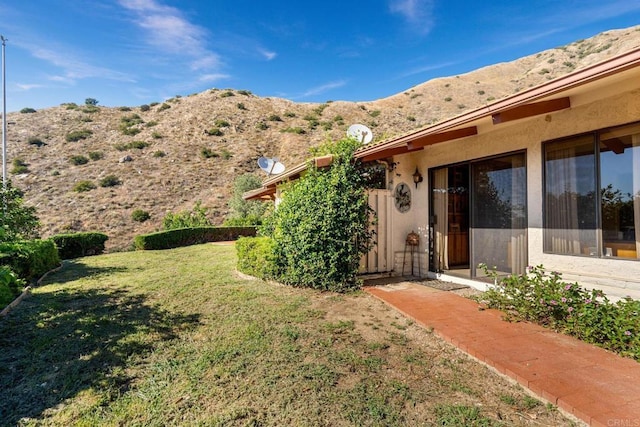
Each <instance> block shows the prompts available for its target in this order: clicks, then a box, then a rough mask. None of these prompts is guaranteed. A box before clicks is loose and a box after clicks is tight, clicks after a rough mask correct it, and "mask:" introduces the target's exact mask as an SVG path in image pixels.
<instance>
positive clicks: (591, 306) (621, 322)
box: [478, 264, 640, 361]
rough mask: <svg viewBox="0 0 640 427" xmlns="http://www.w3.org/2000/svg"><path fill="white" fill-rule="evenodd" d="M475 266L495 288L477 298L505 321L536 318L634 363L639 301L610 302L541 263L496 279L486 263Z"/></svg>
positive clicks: (638, 354)
mask: <svg viewBox="0 0 640 427" xmlns="http://www.w3.org/2000/svg"><path fill="white" fill-rule="evenodd" d="M480 267H481V268H483V269H484V270H485V273H486V274H487V275H489V277H493V278H494V280H495V281H496V284H497V286H495V287H492V288H491V289H489V290H488V291H487V292H485V293H484V294H482V295H481V296H480V297H478V299H479V300H480V301H481V302H482V303H484V304H486V305H487V306H488V307H491V308H497V309H499V310H503V311H505V312H506V313H507V319H511V320H526V321H531V322H536V323H538V324H541V325H543V326H546V327H549V328H552V329H555V330H557V331H560V332H564V333H567V334H569V335H573V336H575V337H577V338H579V339H581V340H583V341H586V342H589V343H592V344H596V345H598V346H601V347H603V348H606V349H608V350H612V351H615V352H618V353H620V354H621V355H623V356H627V357H631V358H633V359H636V360H639V361H640V316H639V314H638V313H640V301H638V300H633V299H631V298H626V299H623V300H620V301H618V302H616V303H612V302H610V301H609V299H608V298H607V297H606V295H605V294H604V293H603V292H602V291H600V290H597V289H594V290H586V289H584V288H581V287H580V286H579V285H578V284H577V283H567V282H564V281H563V280H562V277H561V275H560V274H559V273H557V272H547V271H545V269H544V267H543V266H542V265H538V266H530V267H528V273H527V274H520V275H511V276H509V277H506V278H504V279H502V280H498V279H497V276H496V275H495V273H494V272H492V271H489V269H488V268H487V266H486V265H483V264H481V265H480Z"/></svg>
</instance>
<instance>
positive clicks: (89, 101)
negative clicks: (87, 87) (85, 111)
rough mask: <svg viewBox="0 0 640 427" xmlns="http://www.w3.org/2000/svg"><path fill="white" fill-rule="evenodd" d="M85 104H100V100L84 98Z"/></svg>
mask: <svg viewBox="0 0 640 427" xmlns="http://www.w3.org/2000/svg"><path fill="white" fill-rule="evenodd" d="M84 105H90V106H94V107H95V106H96V105H98V100H97V99H95V98H86V99H85V100H84Z"/></svg>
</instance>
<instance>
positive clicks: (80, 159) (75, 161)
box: [69, 155, 89, 166]
mask: <svg viewBox="0 0 640 427" xmlns="http://www.w3.org/2000/svg"><path fill="white" fill-rule="evenodd" d="M69 161H70V162H71V164H72V165H76V166H80V165H86V164H87V163H89V159H87V158H86V157H85V156H81V155H76V156H71V157H70V158H69Z"/></svg>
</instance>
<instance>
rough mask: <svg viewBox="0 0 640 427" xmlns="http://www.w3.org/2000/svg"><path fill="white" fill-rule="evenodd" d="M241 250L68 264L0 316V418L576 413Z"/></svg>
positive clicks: (275, 422)
mask: <svg viewBox="0 0 640 427" xmlns="http://www.w3.org/2000/svg"><path fill="white" fill-rule="evenodd" d="M235 261H236V259H235V250H234V248H233V247H232V246H224V245H214V244H207V245H198V246H192V247H188V248H180V249H175V250H169V251H144V252H142V251H140V252H129V253H115V254H109V255H102V256H97V257H88V258H82V259H78V260H75V261H71V262H70V263H68V264H66V265H65V267H64V268H63V269H62V270H61V271H59V272H57V273H55V274H53V275H51V276H49V277H48V278H47V279H46V280H45V283H44V284H43V285H42V286H41V287H38V288H36V289H34V290H33V295H32V296H31V297H30V298H28V299H26V300H25V301H23V302H22V303H21V304H20V305H19V306H18V308H17V309H15V310H14V311H12V312H11V313H10V314H9V316H7V317H6V318H4V319H0V425H8V426H13V425H59V426H67V425H81V426H85V425H86V426H91V425H114V426H115V425H121V426H125V425H126V426H137V425H139V426H167V425H212V426H230V425H234V426H235V425H237V426H245V425H247V426H257V425H270V426H280V425H291V426H298V425H308V426H319V425H326V426H339V425H380V426H391V425H483V426H485V425H505V426H509V425H540V423H542V424H544V425H567V421H566V420H565V419H563V418H562V417H561V416H560V415H559V414H558V412H557V411H556V410H554V409H553V408H548V407H547V406H545V405H544V404H542V403H540V402H538V401H537V400H535V399H532V398H530V397H529V396H527V395H526V394H525V393H524V392H523V391H522V390H520V389H519V388H517V387H516V386H513V385H511V384H510V383H508V382H507V381H505V380H504V379H502V378H500V377H497V376H496V375H494V374H493V373H492V372H491V371H489V370H488V369H487V368H485V367H483V366H481V365H479V364H477V363H475V362H474V361H472V360H470V359H469V358H467V357H466V356H464V355H463V354H461V353H460V352H458V351H457V350H455V349H453V348H452V347H450V346H448V345H446V344H444V343H443V342H442V341H441V340H439V339H438V338H436V337H434V336H433V335H432V334H431V333H429V332H428V331H424V330H422V329H421V328H419V327H417V326H416V325H413V324H412V322H410V321H408V320H407V319H405V318H403V317H402V316H399V315H398V314H396V313H395V312H394V311H392V310H390V309H388V308H386V307H385V306H383V305H382V304H381V303H380V302H378V301H376V300H374V299H373V298H371V297H369V296H368V295H366V294H364V293H357V294H353V295H338V294H331V293H319V292H316V291H311V290H308V289H296V288H290V287H285V286H281V285H278V284H271V283H265V282H262V281H258V280H251V279H247V278H242V277H240V276H238V275H237V273H235V268H234V266H235Z"/></svg>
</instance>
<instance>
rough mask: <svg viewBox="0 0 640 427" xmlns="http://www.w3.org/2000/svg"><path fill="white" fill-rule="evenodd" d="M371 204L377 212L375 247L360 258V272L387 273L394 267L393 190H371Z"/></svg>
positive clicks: (374, 225)
mask: <svg viewBox="0 0 640 427" xmlns="http://www.w3.org/2000/svg"><path fill="white" fill-rule="evenodd" d="M368 194H369V206H371V208H372V209H373V211H374V212H375V218H374V219H375V221H374V223H373V225H372V226H371V229H372V230H373V232H374V237H373V238H374V243H375V245H374V246H373V248H372V249H371V250H370V251H369V253H367V254H366V255H364V256H363V257H362V258H361V259H360V270H359V272H360V274H367V273H385V272H388V271H391V270H392V269H393V251H392V247H391V205H392V203H393V202H392V200H391V191H390V190H369V191H368Z"/></svg>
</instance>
